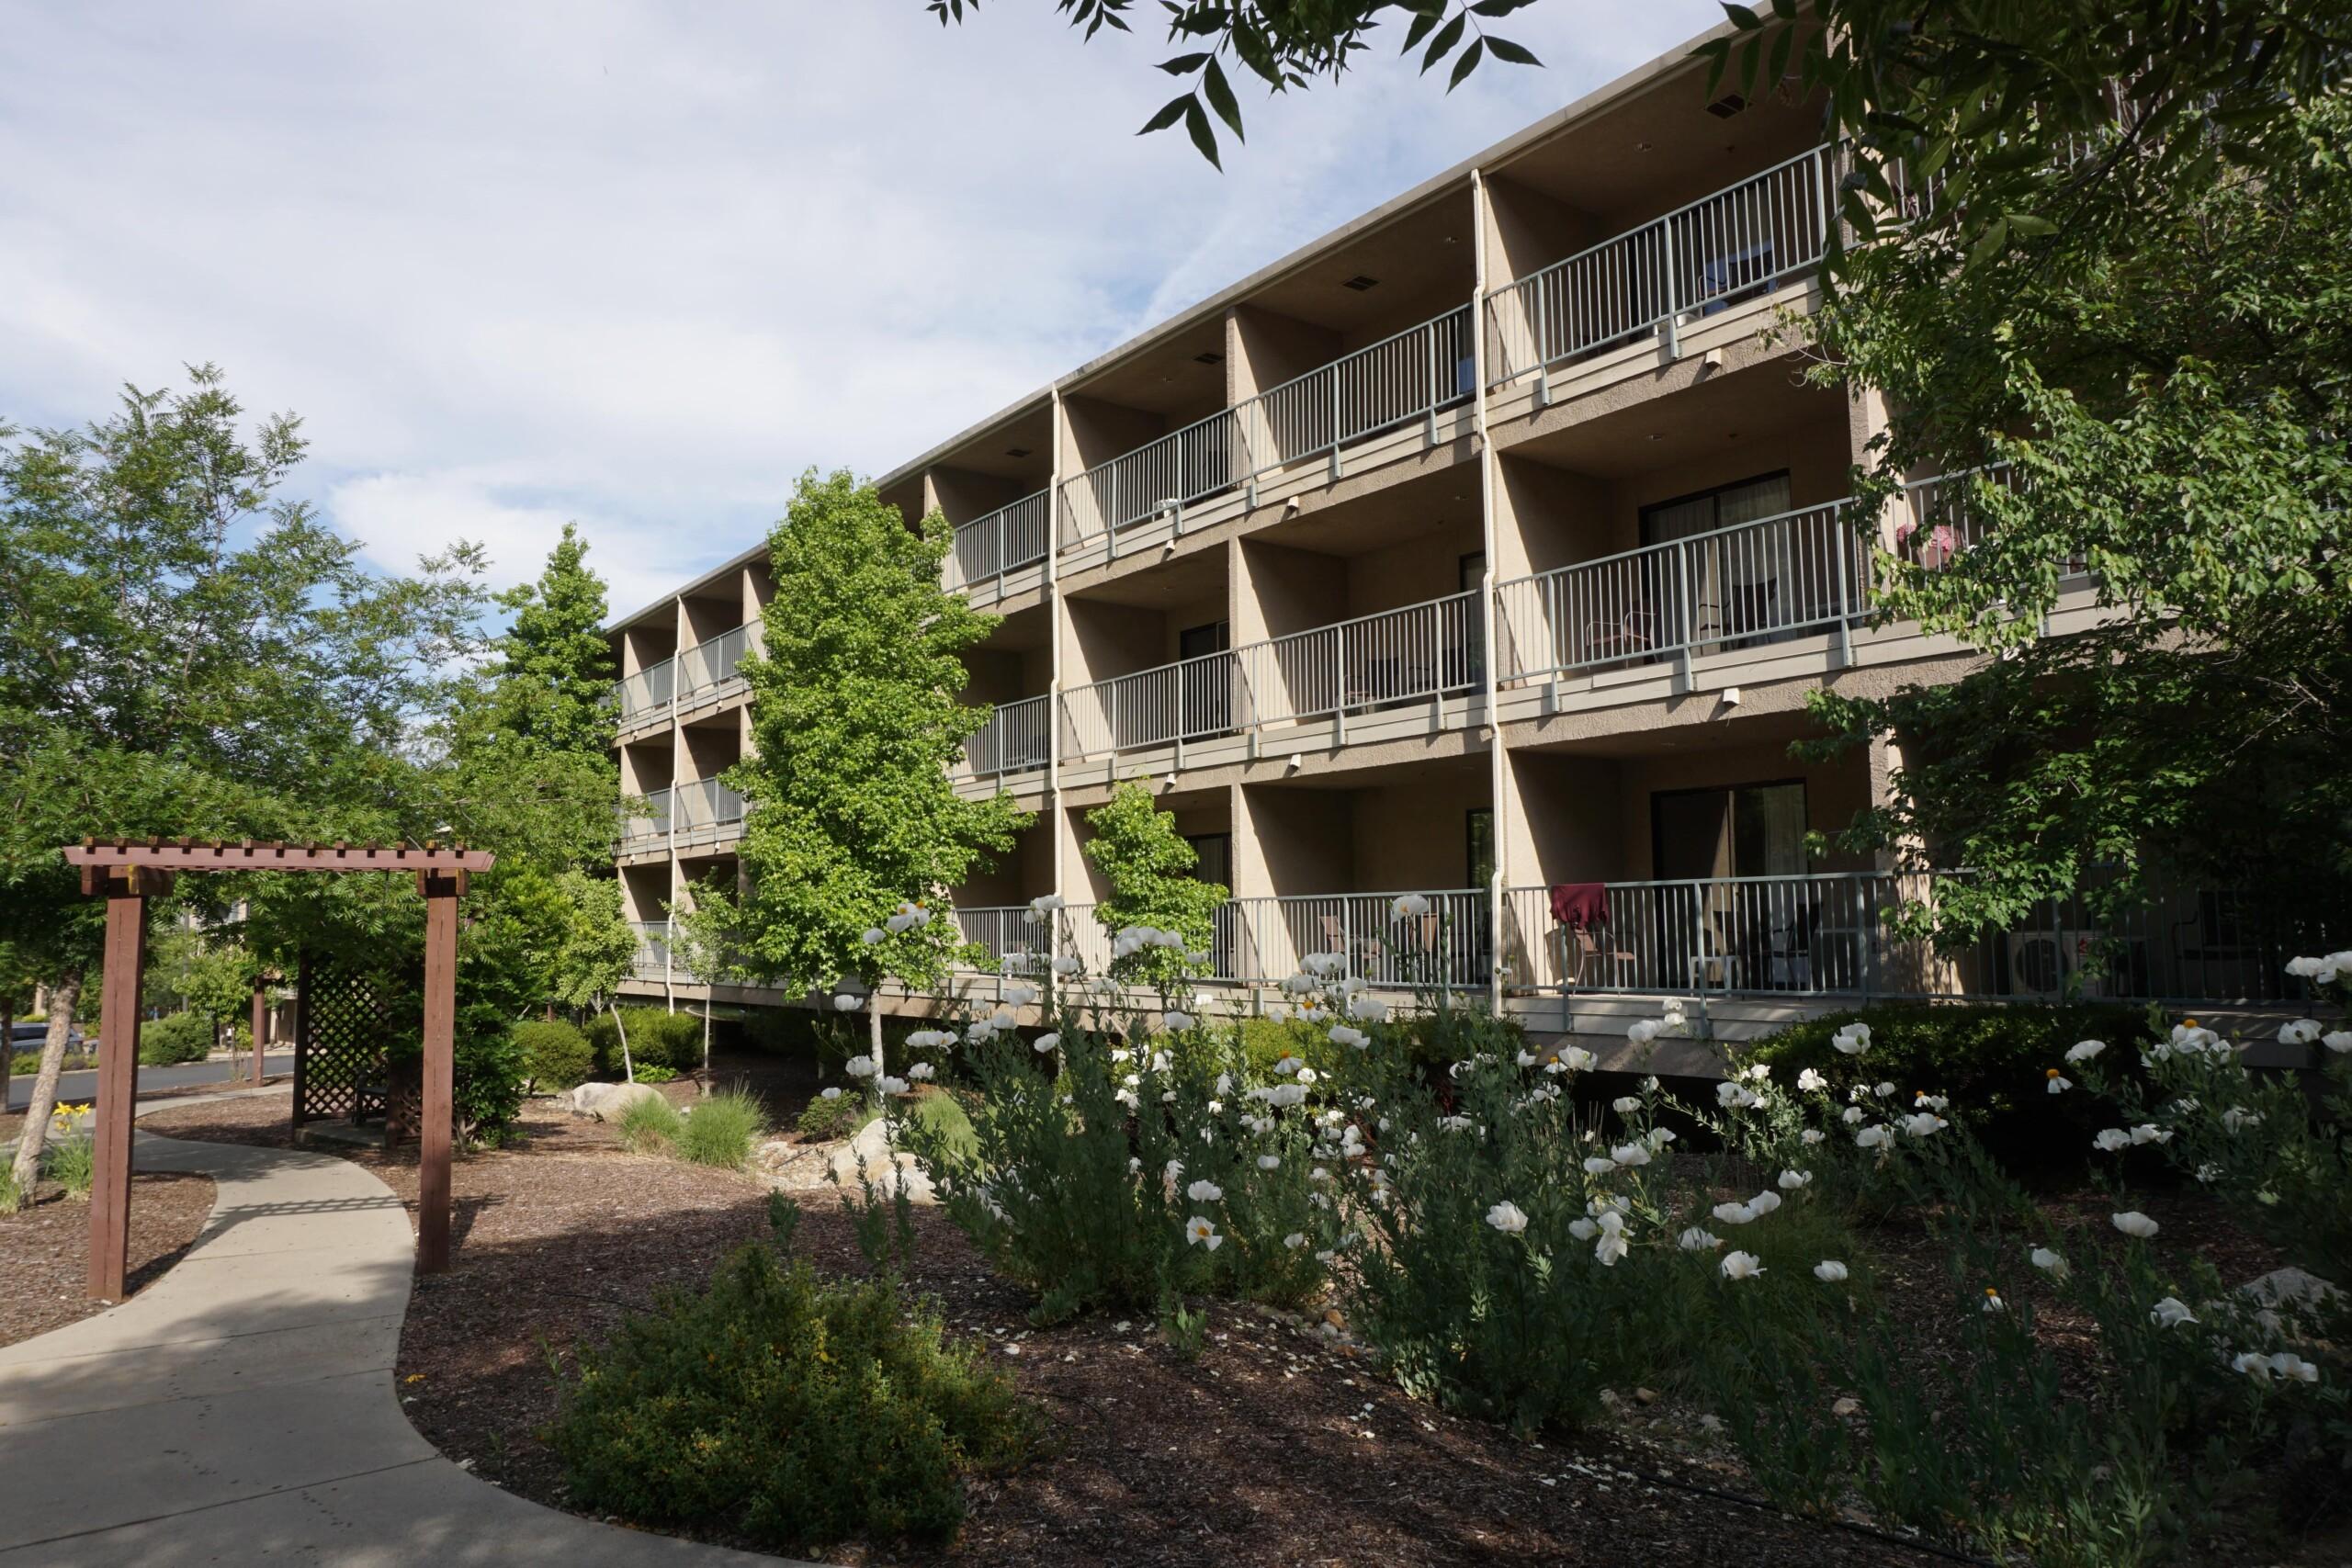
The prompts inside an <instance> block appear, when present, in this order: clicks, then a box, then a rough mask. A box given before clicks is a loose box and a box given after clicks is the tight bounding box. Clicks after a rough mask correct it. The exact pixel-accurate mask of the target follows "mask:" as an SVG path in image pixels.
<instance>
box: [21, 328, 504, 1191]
mask: <svg viewBox="0 0 2352 1568" xmlns="http://www.w3.org/2000/svg"><path fill="white" fill-rule="evenodd" d="M188 374H189V380H190V385H189V387H188V389H187V390H186V391H183V392H174V391H170V390H155V391H141V390H139V389H135V388H133V389H127V390H126V391H125V393H124V396H123V399H122V401H121V406H120V408H119V410H118V412H116V413H115V414H114V415H113V416H112V417H110V418H107V419H105V420H102V421H100V422H98V423H94V424H92V425H90V426H88V427H87V428H86V429H83V430H78V431H76V430H53V431H35V432H31V433H20V432H18V431H17V430H16V429H15V428H14V427H11V426H6V425H0V755H5V756H6V757H7V758H8V759H9V763H10V765H9V778H8V781H7V784H6V793H4V794H0V942H8V943H10V944H11V945H13V946H14V947H15V948H16V949H17V952H18V953H19V954H20V955H21V956H22V957H23V958H24V960H25V961H26V962H28V964H31V965H32V966H33V967H34V968H35V969H36V970H37V971H38V972H39V973H40V975H41V976H42V977H43V979H44V981H45V983H46V984H47V985H48V987H49V988H50V1032H49V1037H48V1040H47V1042H46V1043H45V1044H44V1048H43V1051H42V1055H41V1066H40V1074H39V1076H38V1077H37V1078H36V1080H35V1083H34V1087H33V1102H32V1105H31V1106H30V1108H29V1113H28V1116H27V1118H26V1124H25V1131H24V1133H23V1134H22V1135H21V1136H20V1138H19V1140H18V1143H17V1157H16V1170H17V1175H18V1179H19V1181H20V1184H22V1185H24V1186H26V1187H29V1185H30V1182H31V1179H32V1176H33V1174H34V1172H35V1171H37V1170H38V1168H39V1164H40V1147H41V1143H42V1139H43V1134H44V1133H45V1130H46V1128H47V1125H48V1120H49V1111H50V1108H51V1105H52V1104H53V1103H54V1101H55V1097H56V1081H57V1073H58V1070H59V1068H60V1066H62V1058H63V1054H64V1046H65V1040H66V1036H67V1034H68V1032H70V1031H71V1029H72V1027H73V1024H74V1014H75V1010H76V1008H77V1005H78V1003H79V1001H80V998H81V993H82V990H83V987H84V980H85V974H86V972H87V970H88V968H89V967H90V965H91V964H94V963H95V962H96V956H97V953H98V949H99V942H100V936H101V932H102V931H103V926H104V912H103V910H102V909H101V908H99V907H98V903H97V901H96V900H91V899H85V898H84V897H81V894H80V888H79V886H78V882H77V879H76V878H75V877H74V875H73V874H71V873H70V871H69V869H68V868H67V866H66V865H65V863H64V862H63V860H62V857H61V856H60V855H59V853H58V850H59V848H60V846H62V845H63V844H66V843H70V842H73V841H74V840H79V839H81V838H84V837H85V836H105V837H115V836H120V837H129V838H144V837H149V836H156V835H164V836H175V837H202V838H208V839H209V838H236V837H253V838H279V837H310V838H349V839H355V840H365V839H368V838H377V839H392V840H398V839H400V838H401V837H403V836H404V835H405V834H406V833H407V832H409V831H411V830H412V829H414V830H418V831H420V832H430V831H432V830H433V826H434V823H433V820H432V819H427V820H425V821H423V822H419V821H417V820H416V817H415V815H414V814H413V807H414V805H415V802H416V800H417V797H418V791H417V790H416V789H415V788H414V786H413V782H414V779H415V776H416V774H417V771H418V770H417V763H416V761H415V760H414V758H413V756H412V755H411V752H412V750H413V737H414V734H415V728H414V727H415V725H416V722H417V720H418V718H419V716H423V715H430V714H433V713H436V712H440V711H443V710H444V708H445V707H446V703H447V696H448V694H449V692H450V690H451V687H452V685H453V683H454V680H455V677H454V676H453V674H452V673H451V671H454V670H456V669H458V668H460V667H461V666H462V664H463V661H464V660H465V658H466V657H467V656H468V655H469V653H470V652H471V651H472V649H473V648H474V646H475V643H476V640H477V639H476V634H475V630H474V626H475V622H476V619H477V616H478V615H479V613H480V611H481V607H482V604H483V603H484V600H483V597H482V595H481V591H480V590H479V588H478V587H477V586H476V585H475V584H474V582H473V581H472V574H473V571H474V570H475V569H476V568H477V567H478V566H479V564H480V556H479V552H476V551H473V550H470V549H469V548H465V547H460V548H459V549H458V550H457V551H454V552H452V553H451V554H450V555H449V556H447V557H444V558H439V559H436V560H433V561H428V562H425V563H423V566H422V570H420V572H419V573H418V574H417V575H416V576H413V577H386V576H379V575H376V574H373V573H371V572H368V571H367V570H364V569H363V568H362V567H361V565H360V564H359V561H358V558H357V547H356V545H354V544H353V543H352V542H350V541H348V540H345V539H343V538H341V537H339V536H336V535H335V534H334V532H333V531H332V530H330V529H328V528H327V527H326V526H325V525H323V524H322V523H321V522H320V521H319V520H318V518H317V517H316V516H315V515H314V514H313V513H312V512H311V508H310V507H309V506H308V505H307V504H306V503H303V502H289V501H285V500H282V499H279V498H277V494H276V492H277V489H278V487H279V486H280V485H281V483H282V482H283V480H284V479H285V477H286V475H287V474H288V472H289V471H290V470H291V469H292V468H293V467H294V466H295V465H296V464H297V463H298V462H299V461H300V458H301V456H302V452H303V440H302V437H301V433H300V423H299V422H298V421H297V420H295V419H294V418H293V417H292V416H290V415H280V416H277V417H275V418H271V419H268V420H265V421H263V422H262V423H261V424H260V426H259V427H258V429H257V430H256V431H255V432H254V435H253V436H252V438H251V439H248V438H247V437H246V435H245V434H243V429H242V418H243V410H242V409H241V407H240V406H239V404H238V403H237V401H236V400H235V399H233V398H232V396H231V395H230V394H229V393H228V391H227V390H226V389H225V388H224V386H223V384H222V378H221V376H220V372H219V371H218V370H216V369H214V368H212V367H209V366H207V367H195V368H192V369H191V370H190V371H189V373H188ZM279 880H286V879H279ZM334 880H337V881H380V880H382V879H379V878H337V879H334ZM342 897H350V895H343V896H342ZM102 1048H103V1045H102Z"/></svg>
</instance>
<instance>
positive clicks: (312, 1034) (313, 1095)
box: [294, 963, 390, 1122]
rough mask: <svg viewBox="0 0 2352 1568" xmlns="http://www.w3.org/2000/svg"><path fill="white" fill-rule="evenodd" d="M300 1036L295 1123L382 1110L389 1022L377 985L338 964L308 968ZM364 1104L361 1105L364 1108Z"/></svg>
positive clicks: (324, 964) (315, 965)
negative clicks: (308, 984)
mask: <svg viewBox="0 0 2352 1568" xmlns="http://www.w3.org/2000/svg"><path fill="white" fill-rule="evenodd" d="M309 979H310V988H309V994H308V995H307V996H305V997H304V998H303V1007H302V1032H301V1036H300V1039H299V1040H297V1041H296V1042H295V1049H296V1051H297V1052H299V1053H300V1056H301V1068H300V1072H298V1073H297V1074H296V1077H295V1081H296V1082H297V1083H298V1084H299V1085H300V1103H299V1104H297V1105H296V1106H295V1108H294V1118H295V1120H296V1121H298V1122H308V1121H313V1120H317V1119H320V1118H322V1117H329V1116H341V1117H349V1116H353V1115H355V1114H356V1113H358V1112H359V1111H362V1110H363V1109H367V1110H379V1109H381V1107H382V1104H383V1084H384V1045H385V1042H386V1041H387V1040H388V1039H389V1038H390V1029H389V1028H388V1027H387V1026H388V1023H389V1020H388V1019H387V1017H386V1010H385V1007H384V1002H383V998H382V997H381V996H380V995H379V991H378V987H377V983H376V981H375V980H374V979H373V978H371V977H370V976H367V975H365V974H362V973H360V972H358V971H357V970H354V969H347V968H345V967H343V966H342V965H340V964H326V963H313V964H311V965H310V976H309ZM363 1102H364V1104H363Z"/></svg>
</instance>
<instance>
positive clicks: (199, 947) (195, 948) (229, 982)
mask: <svg viewBox="0 0 2352 1568" xmlns="http://www.w3.org/2000/svg"><path fill="white" fill-rule="evenodd" d="M256 970H257V965H256V964H254V956H253V954H252V953H249V952H247V951H246V950H245V947H244V945H243V942H241V941H240V940H239V933H238V932H237V931H234V930H233V929H227V928H220V927H214V926H210V925H209V924H207V923H205V922H204V921H203V920H202V919H201V918H200V917H199V919H198V921H197V922H196V923H194V924H188V923H183V922H179V921H175V922H173V923H172V924H170V925H169V926H167V927H166V928H165V929H164V931H162V932H160V933H158V935H157V936H156V938H155V940H154V942H153V944H152V945H151V947H150V948H149V950H148V959H147V980H148V986H149V987H150V989H153V988H155V987H162V988H164V990H166V991H168V992H169V993H170V994H171V995H173V996H175V997H177V998H179V999H180V1000H181V1001H182V1002H183V1003H184V1004H186V1006H187V1009H188V1010H189V1011H191V1012H195V1013H198V1014H200V1015H201V1016H203V1017H204V1018H206V1019H208V1020H209V1021H211V1024H212V1040H213V1043H214V1044H216V1045H218V1044H219V1043H220V1035H221V1032H222V1030H223V1029H225V1028H228V1027H229V1026H230V1025H231V1024H232V1022H233V1021H234V1020H235V1019H236V1017H237V1015H238V1014H240V1013H242V1012H243V1011H244V1010H246V1008H247V1007H248V1006H249V1005H250V1003H251V1002H252V1000H253V990H254V974H255V973H256Z"/></svg>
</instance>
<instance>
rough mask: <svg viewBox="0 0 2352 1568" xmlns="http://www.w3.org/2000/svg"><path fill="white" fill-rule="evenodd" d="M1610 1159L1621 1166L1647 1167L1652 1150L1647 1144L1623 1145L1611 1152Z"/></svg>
mask: <svg viewBox="0 0 2352 1568" xmlns="http://www.w3.org/2000/svg"><path fill="white" fill-rule="evenodd" d="M1609 1157H1610V1158H1611V1160H1614V1161H1615V1162H1616V1163H1617V1164H1619V1165H1628V1166H1632V1165H1647V1164H1649V1163H1650V1148H1649V1145H1647V1144H1621V1145H1618V1146H1617V1147H1615V1148H1613V1149H1611V1150H1610V1151H1609Z"/></svg>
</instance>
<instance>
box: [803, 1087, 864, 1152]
mask: <svg viewBox="0 0 2352 1568" xmlns="http://www.w3.org/2000/svg"><path fill="white" fill-rule="evenodd" d="M874 1113H875V1111H874V1101H873V1100H872V1098H871V1097H870V1096H868V1095H867V1094H865V1092H864V1091H863V1090H861V1089H842V1091H841V1092H840V1093H839V1094H836V1095H834V1096H833V1098H832V1099H831V1100H827V1099H826V1098H825V1097H824V1096H823V1095H821V1094H820V1095H819V1096H817V1098H815V1099H814V1100H810V1101H809V1103H808V1104H807V1105H804V1106H802V1107H801V1109H800V1115H799V1118H798V1119H797V1121H795V1122H793V1124H792V1128H793V1131H794V1132H796V1133H797V1134H800V1136H801V1137H803V1138H804V1139H807V1140H808V1141H809V1142H810V1143H819V1144H821V1143H830V1142H831V1141H832V1140H833V1139H835V1138H846V1137H848V1136H849V1135H850V1134H853V1133H854V1132H856V1131H857V1130H858V1129H859V1128H860V1127H863V1126H865V1122H866V1118H867V1117H868V1116H870V1115H873V1114H874Z"/></svg>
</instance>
